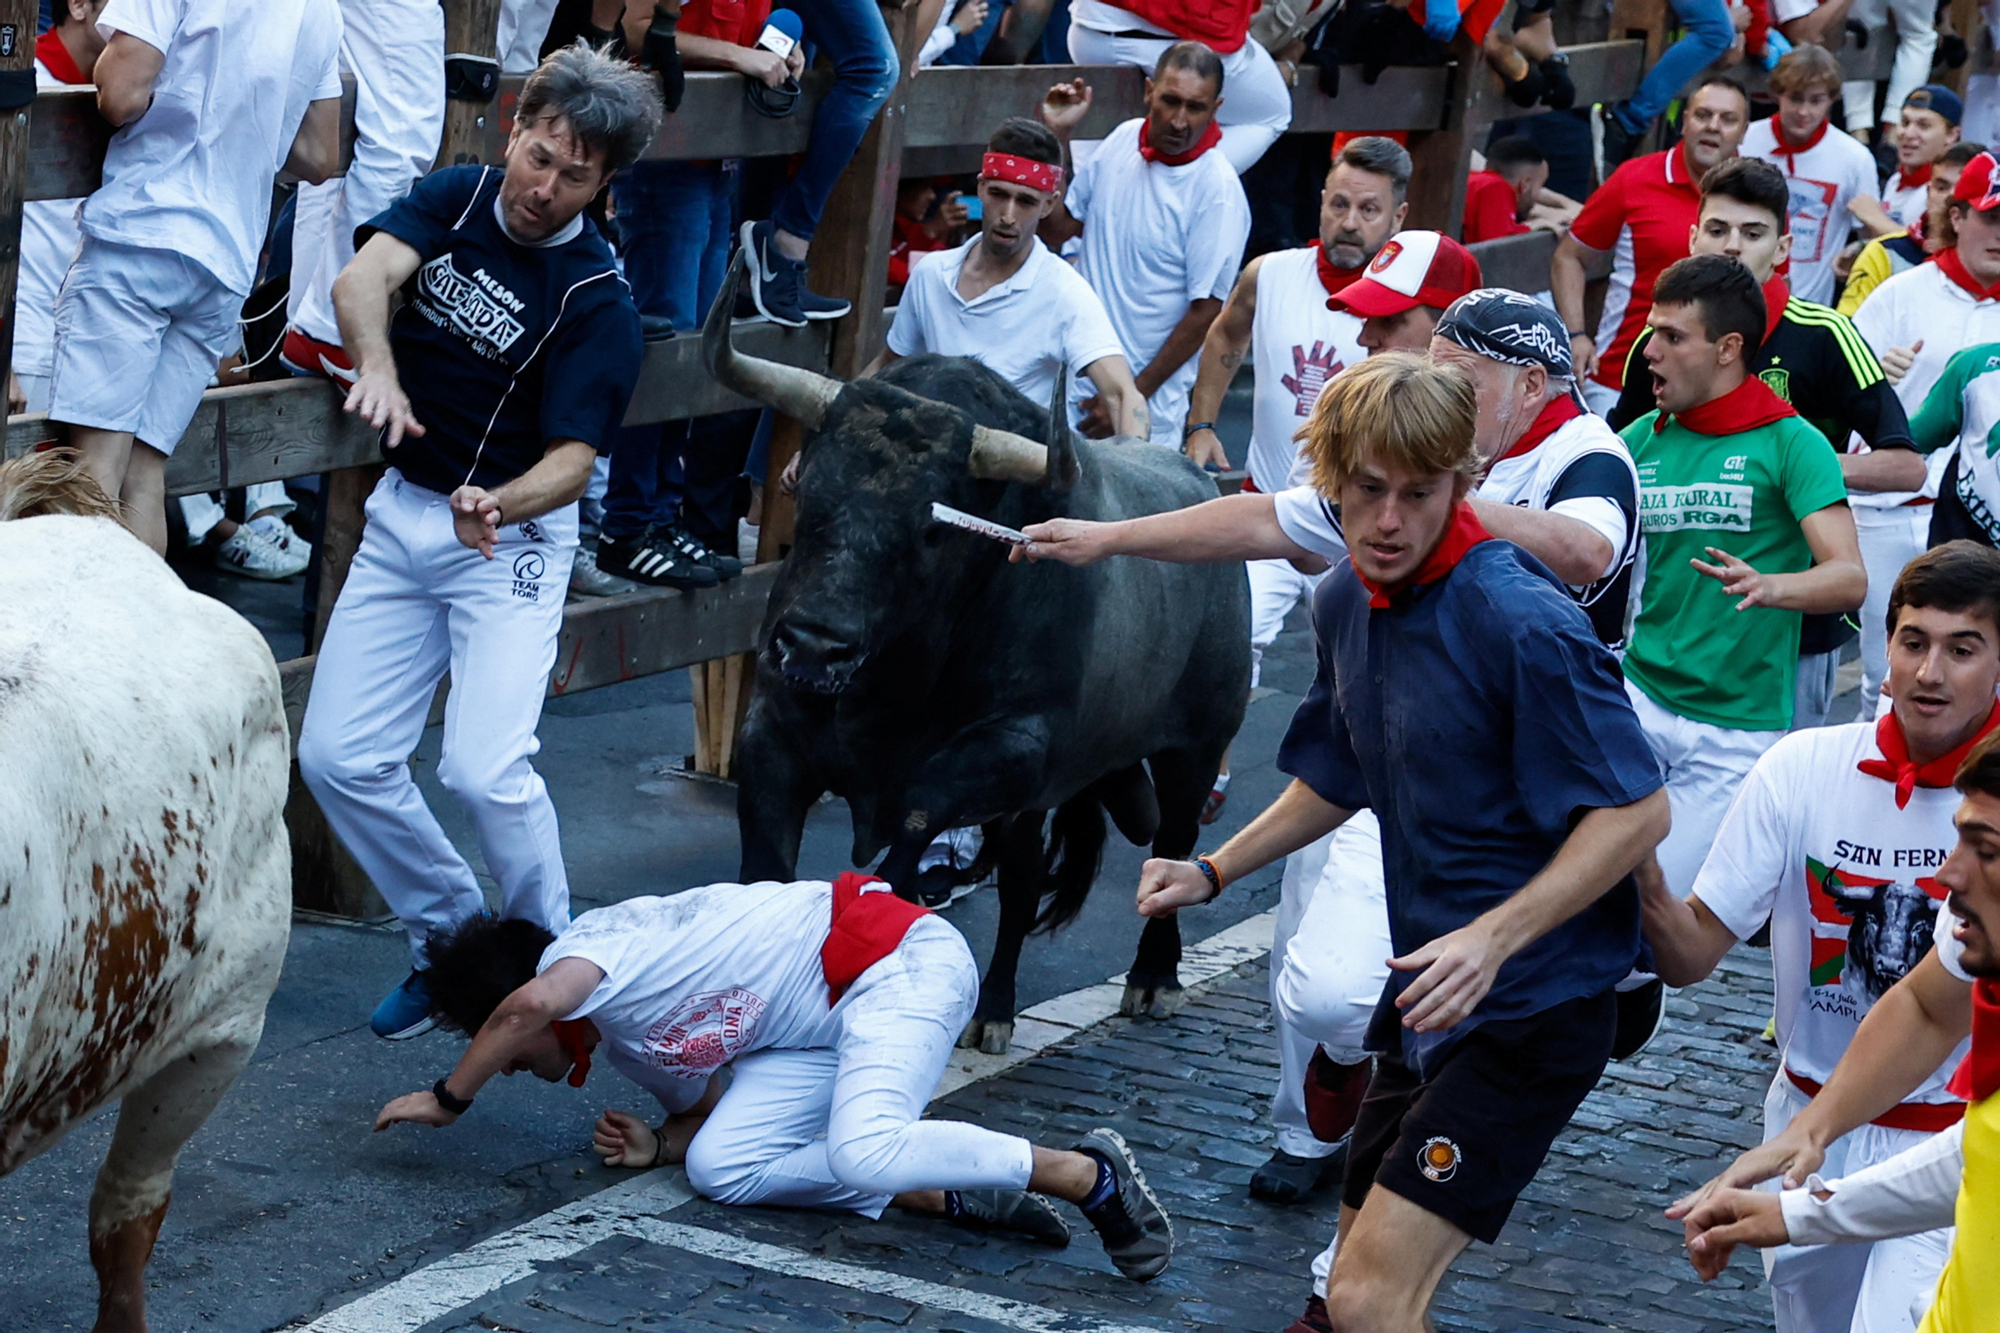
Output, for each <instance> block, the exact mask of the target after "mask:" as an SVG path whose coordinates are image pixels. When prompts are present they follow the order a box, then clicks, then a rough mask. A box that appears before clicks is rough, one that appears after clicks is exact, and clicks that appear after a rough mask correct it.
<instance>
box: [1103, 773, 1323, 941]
mask: <svg viewBox="0 0 2000 1333" xmlns="http://www.w3.org/2000/svg"><path fill="white" fill-rule="evenodd" d="M1353 816H1354V812H1353V811H1352V810H1343V809H1341V808H1340V807H1339V806H1337V805H1334V804H1333V803H1332V802H1330V801H1325V800H1322V799H1320V795H1319V793H1318V792H1316V791H1314V790H1313V789H1312V788H1311V787H1308V786H1307V785H1306V784H1305V783H1304V782H1301V781H1300V780H1299V779H1297V778H1293V779H1292V785H1291V786H1289V787H1287V788H1285V790H1284V791H1283V792H1282V793H1280V794H1279V796H1278V799H1277V800H1275V801H1273V802H1271V804H1270V806H1269V807H1267V808H1266V809H1265V811H1264V813H1262V814H1260V815H1258V816H1257V817H1256V818H1255V819H1253V820H1251V821H1250V823H1249V824H1248V825H1247V826H1245V827H1244V829H1243V831H1242V832H1240V833H1238V834H1237V835H1236V836H1235V837H1233V838H1231V839H1230V840H1229V841H1228V842H1225V843H1223V844H1222V846H1221V847H1220V848H1218V849H1217V850H1216V851H1215V853H1214V854H1213V855H1211V856H1209V857H1208V863H1209V864H1210V865H1212V866H1214V867H1215V873H1216V874H1217V875H1219V876H1220V877H1221V879H1222V882H1223V883H1224V884H1225V885H1226V884H1231V883H1234V882H1235V881H1236V880H1239V879H1242V878H1243V877H1244V876H1245V875H1248V874H1251V873H1253V872H1255V871H1258V870H1261V869H1263V868H1264V867H1265V866H1267V865H1270V864H1271V863H1272V862H1273V861H1275V860H1277V859H1278V858H1279V857H1281V856H1288V855H1290V854H1291V853H1293V852H1296V851H1297V850H1298V849H1299V848H1301V847H1303V846H1305V845H1306V844H1307V843H1309V842H1311V841H1313V840H1314V839H1315V838H1323V837H1325V836H1326V835H1327V834H1329V833H1331V832H1333V831H1334V830H1335V829H1337V828H1339V827H1340V826H1341V825H1342V824H1345V823H1346V822H1347V821H1348V820H1349V819H1351V818H1353ZM1214 896H1215V893H1214V890H1213V889H1212V888H1211V887H1210V885H1209V882H1208V876H1206V875H1204V874H1202V873H1201V867H1200V866H1197V865H1196V864H1195V863H1194V862H1192V861H1165V860H1151V861H1148V862H1146V864H1145V865H1144V866H1142V867H1141V868H1140V871H1139V915H1140V916H1167V915H1170V914H1171V913H1173V912H1176V911H1178V910H1179V909H1181V908H1183V907H1190V906H1193V905H1194V904H1196V903H1204V902H1207V901H1208V900H1209V899H1210V898H1212V897H1214Z"/></svg>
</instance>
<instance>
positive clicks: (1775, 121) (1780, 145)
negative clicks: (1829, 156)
mask: <svg viewBox="0 0 2000 1333" xmlns="http://www.w3.org/2000/svg"><path fill="white" fill-rule="evenodd" d="M1832 123H1833V117H1832V116H1828V117H1827V118H1826V119H1825V120H1822V121H1821V122H1820V123H1819V128H1818V129H1816V130H1814V131H1813V132H1812V137H1811V138H1809V139H1807V140H1806V141H1805V142H1804V143H1793V142H1791V141H1790V140H1789V139H1787V138H1785V122H1784V118H1783V117H1782V116H1773V117H1771V137H1772V138H1773V139H1775V140H1776V141H1777V151H1778V152H1780V153H1782V154H1784V156H1785V159H1786V161H1787V162H1788V163H1789V164H1790V165H1789V166H1787V168H1786V174H1787V175H1794V176H1795V175H1797V174H1798V164H1797V161H1796V159H1797V157H1798V155H1799V154H1800V153H1809V152H1811V151H1812V150H1813V149H1815V148H1817V147H1819V141H1820V140H1821V139H1824V138H1825V137H1826V129H1827V126H1829V125H1831V124H1832Z"/></svg>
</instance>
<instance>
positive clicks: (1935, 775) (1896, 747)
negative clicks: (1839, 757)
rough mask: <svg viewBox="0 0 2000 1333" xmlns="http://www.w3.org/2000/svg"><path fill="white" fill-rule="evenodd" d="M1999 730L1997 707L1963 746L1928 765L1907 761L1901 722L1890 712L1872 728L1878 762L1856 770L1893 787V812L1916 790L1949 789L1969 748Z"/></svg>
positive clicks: (1868, 761)
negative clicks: (1879, 751) (1894, 806)
mask: <svg viewBox="0 0 2000 1333" xmlns="http://www.w3.org/2000/svg"><path fill="white" fill-rule="evenodd" d="M1996 726H2000V707H1996V708H1992V709H1989V710H1988V711H1987V714H1986V720H1985V721H1984V722H1981V723H1980V724H1979V730H1978V731H1976V732H1974V733H1973V734H1972V735H1971V736H1970V737H1968V738H1967V739H1966V742H1965V744H1963V745H1961V746H1959V747H1958V748H1957V749H1956V750H1953V751H1952V752H1951V753H1950V754H1941V755H1939V756H1938V757H1937V758H1935V759H1933V760H1931V761H1930V762H1929V763H1928V764H1917V763H1912V762H1911V761H1910V747H1909V746H1908V745H1907V744H1906V743H1905V742H1904V740H1903V723H1902V719H1900V718H1898V717H1897V716H1896V710H1895V709H1894V708H1891V709H1890V710H1889V711H1888V712H1886V713H1884V714H1883V715H1882V719H1881V721H1879V722H1877V723H1876V724H1875V744H1876V746H1877V747H1878V748H1880V750H1881V751H1882V757H1881V758H1880V759H1863V760H1862V761H1861V762H1860V763H1859V764H1856V765H1855V767H1856V768H1859V769H1860V770H1861V771H1862V772H1863V773H1866V774H1867V775H1868V776H1869V777H1871V778H1880V779H1882V780H1883V781H1884V782H1893V783H1895V784H1896V808H1897V809H1898V810H1901V809H1902V808H1903V807H1904V806H1906V805H1908V804H1909V803H1910V793H1911V792H1913V791H1915V790H1916V789H1917V788H1919V787H1949V786H1950V785H1951V781H1952V779H1953V778H1955V777H1957V776H1958V766H1959V765H1960V764H1962V763H1964V762H1965V756H1967V755H1968V754H1971V753H1972V747H1973V746H1975V745H1977V744H1979V742H1980V740H1981V739H1982V738H1983V737H1984V736H1985V735H1986V733H1987V732H1989V731H1991V730H1993V728H1994V727H1996Z"/></svg>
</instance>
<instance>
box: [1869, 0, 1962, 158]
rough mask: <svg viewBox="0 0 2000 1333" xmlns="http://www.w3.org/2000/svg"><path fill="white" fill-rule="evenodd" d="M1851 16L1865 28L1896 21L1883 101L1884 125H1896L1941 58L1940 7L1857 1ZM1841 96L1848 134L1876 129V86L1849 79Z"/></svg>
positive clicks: (1923, 0)
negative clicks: (1893, 57) (1905, 104)
mask: <svg viewBox="0 0 2000 1333" xmlns="http://www.w3.org/2000/svg"><path fill="white" fill-rule="evenodd" d="M1885 11H1886V14H1885ZM1847 17H1848V18H1849V19H1851V20H1856V21H1858V22H1860V24H1861V25H1862V26H1863V27H1865V28H1878V27H1880V26H1881V25H1882V23H1883V21H1884V18H1885V17H1888V18H1892V19H1893V20H1894V22H1895V25H1896V63H1895V64H1894V65H1893V66H1892V67H1891V68H1890V70H1889V89H1888V94H1887V96H1886V97H1885V98H1884V99H1883V101H1882V122H1883V123H1884V124H1885V125H1894V124H1895V123H1896V121H1897V118H1898V117H1899V116H1900V115H1901V114H1902V110H1903V99H1904V98H1905V97H1908V96H1909V95H1910V93H1911V92H1912V91H1914V90H1915V89H1916V88H1917V87H1918V86H1919V85H1920V84H1925V83H1929V82H1930V77H1931V61H1932V60H1933V59H1934V58H1935V57H1936V56H1937V44H1938V35H1937V6H1936V5H1935V4H1934V3H1932V0H1887V3H1886V4H1885V3H1884V0H1854V4H1853V5H1852V6H1851V7H1850V8H1849V9H1848V11H1847ZM1967 91H1968V92H1969V91H1970V89H1968V90H1967ZM1840 93H1841V97H1842V98H1843V99H1844V101H1845V102H1846V105H1847V132H1848V133H1849V134H1854V135H1860V134H1862V133H1864V132H1866V131H1867V130H1869V129H1870V128H1872V127H1871V126H1870V124H1869V122H1870V121H1871V120H1873V119H1874V118H1875V84H1874V83H1873V82H1872V81H1871V80H1868V79H1853V80H1849V81H1848V82H1846V83H1843V84H1841V85H1840ZM1967 105H1968V106H1970V105H1971V103H1970V102H1969V101H1968V102H1967ZM1976 142H1979V143H1984V142H1986V141H1985V140H1984V139H1980V140H1976Z"/></svg>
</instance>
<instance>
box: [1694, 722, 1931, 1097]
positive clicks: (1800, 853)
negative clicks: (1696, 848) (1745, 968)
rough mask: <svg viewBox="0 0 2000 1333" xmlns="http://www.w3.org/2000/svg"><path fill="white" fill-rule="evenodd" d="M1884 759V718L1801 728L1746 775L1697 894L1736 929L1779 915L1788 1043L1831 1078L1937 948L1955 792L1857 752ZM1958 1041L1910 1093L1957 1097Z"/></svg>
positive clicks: (1806, 1071)
mask: <svg viewBox="0 0 2000 1333" xmlns="http://www.w3.org/2000/svg"><path fill="white" fill-rule="evenodd" d="M1881 758H1882V751H1881V748H1880V747H1879V746H1878V745H1877V744H1876V739H1875V724H1874V723H1872V722H1852V723H1849V724H1847V725H1846V726H1838V727H1817V728H1813V729H1811V730H1807V731H1798V732H1793V733H1792V734H1791V735H1789V736H1786V737H1785V738H1784V739H1783V740H1780V741H1779V742H1778V743H1777V744H1776V745H1774V746H1772V747H1771V748H1770V749H1769V750H1768V751H1766V752H1765V754H1764V756H1763V757H1762V758H1761V759H1759V760H1758V761H1757V763H1756V766H1755V767H1754V768H1752V769H1751V770H1750V774H1749V776H1748V777H1746V778H1745V779H1744V780H1743V785H1742V787H1741V788H1740V789H1739V790H1738V792H1737V795H1736V800H1735V802H1734V803H1733V804H1732V805H1731V806H1730V807H1729V813H1728V815H1727V816H1725V817H1724V819H1723V821H1722V828H1721V830H1720V831H1719V832H1718V833H1717V834H1716V839H1715V845H1714V847H1713V848H1711V849H1710V851H1709V854H1708V859H1707V860H1706V861H1705V862H1703V863H1702V867H1701V873H1700V875H1698V876H1697V877H1696V878H1695V883H1694V894H1693V896H1694V897H1696V898H1699V899H1701V901H1702V902H1703V903H1705V904H1707V906H1708V909H1709V910H1710V911H1712V912H1714V913H1715V915H1716V917H1717V918H1718V919H1719V920H1721V922H1722V924H1723V925H1725V926H1727V927H1729V929H1730V930H1731V931H1733V932H1734V933H1735V934H1736V937H1737V938H1738V939H1748V938H1749V937H1750V936H1751V935H1753V934H1755V933H1756V931H1757V928H1758V927H1759V926H1761V925H1763V924H1764V921H1765V918H1766V917H1769V918H1770V922H1771V969H1772V973H1773V986H1774V989H1775V991H1776V998H1777V1006H1776V1007H1777V1029H1778V1049H1779V1050H1780V1051H1782V1052H1783V1053H1784V1061H1785V1066H1786V1067H1787V1068H1788V1069H1790V1070H1791V1071H1792V1072H1793V1073H1795V1074H1798V1075H1801V1076H1803V1077H1805V1078H1808V1079H1811V1080H1813V1081H1814V1082H1816V1083H1824V1082H1826V1080H1827V1076H1828V1075H1830V1074H1831V1073H1832V1072H1833V1067H1834V1066H1835V1065H1836V1064H1838V1063H1840V1057H1841V1056H1842V1055H1844V1054H1846V1052H1847V1047H1848V1044H1849V1043H1850V1042H1852V1041H1853V1040H1854V1030H1855V1028H1857V1027H1858V1026H1860V1023H1861V1019H1862V1018H1863V1016H1864V1015H1866V1014H1867V1012H1868V1009H1869V1007H1870V1006H1871V1005H1873V1004H1874V1003H1875V1001H1876V1000H1879V999H1880V998H1881V997H1882V996H1883V995H1884V994H1885V993H1886V992H1887V991H1888V990H1889V988H1890V987H1891V986H1894V985H1895V984H1896V983H1897V982H1898V981H1900V980H1902V979H1903V977H1904V975H1905V974H1907V973H1908V972H1909V971H1910V969H1911V968H1913V967H1915V966H1916V965H1917V963H1918V962H1919V961H1921V960H1922V958H1923V956H1924V955H1925V954H1926V953H1928V952H1929V951H1930V948H1931V939H1932V930H1933V927H1934V925H1935V922H1936V920H1937V914H1938V904H1939V903H1940V902H1942V901H1943V899H1944V896H1945V888H1944V886H1943V885H1941V884H1939V883H1938V881H1937V879H1936V878H1935V876H1936V875H1937V872H1938V868H1939V867H1940V866H1942V865H1943V864H1944V859H1945V857H1946V856H1947V855H1949V854H1950V852H1951V849H1952V846H1953V845H1954V844H1955V843H1956V842H1957V841H1958V834H1957V832H1956V831H1955V830H1954V829H1953V827H1952V822H1951V817H1952V815H1953V813H1954V812H1955V811H1956V810H1957V809H1958V805H1959V800H1960V797H1959V794H1958V792H1957V791H1955V790H1953V789H1952V788H1950V787H1921V786H1920V787H1917V788H1916V789H1915V790H1914V791H1912V792H1911V793H1910V800H1909V804H1908V805H1907V806H1905V807H1904V808H1902V809H1900V810H1899V809H1897V808H1896V788H1895V785H1894V784H1893V783H1891V782H1889V781H1887V780H1885V779H1882V778H1878V777H1871V776H1869V775H1868V774H1865V773H1863V772H1861V771H1860V769H1859V767H1858V765H1859V764H1860V763H1861V762H1862V761H1863V760H1866V759H1876V760H1879V759H1881ZM1963 1054H1964V1052H1963V1051H1962V1050H1961V1051H1959V1052H1956V1053H1954V1054H1953V1056H1952V1057H1951V1059H1949V1060H1947V1061H1945V1063H1944V1064H1943V1065H1941V1066H1940V1067H1939V1068H1938V1069H1937V1070H1936V1072H1934V1073H1933V1074H1931V1075H1930V1076H1929V1077H1928V1078H1926V1079H1925V1080H1924V1082H1923V1084H1922V1085H1921V1086H1919V1087H1918V1088H1917V1090H1916V1091H1915V1092H1913V1093H1911V1094H1910V1095H1909V1096H1908V1097H1907V1098H1905V1099H1904V1100H1906V1101H1911V1102H1950V1101H1954V1100H1956V1099H1955V1098H1953V1097H1952V1096H1951V1094H1949V1093H1947V1092H1946V1091H1945V1090H1944V1085H1945V1081H1946V1080H1947V1079H1949V1078H1950V1077H1951V1073H1952V1071H1953V1070H1954V1069H1956V1068H1957V1067H1958V1062H1959V1059H1960V1057H1961V1056H1962V1055H1963Z"/></svg>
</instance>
